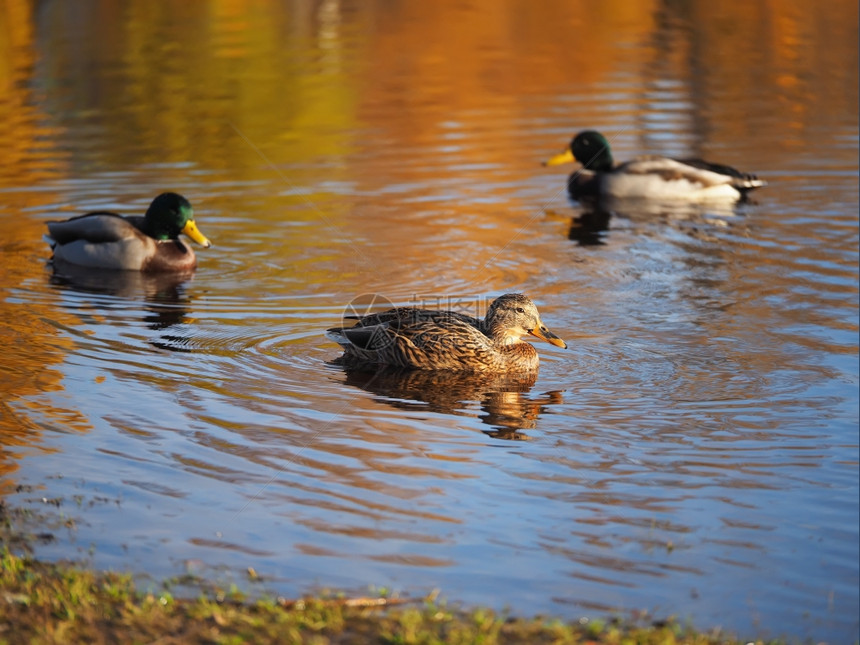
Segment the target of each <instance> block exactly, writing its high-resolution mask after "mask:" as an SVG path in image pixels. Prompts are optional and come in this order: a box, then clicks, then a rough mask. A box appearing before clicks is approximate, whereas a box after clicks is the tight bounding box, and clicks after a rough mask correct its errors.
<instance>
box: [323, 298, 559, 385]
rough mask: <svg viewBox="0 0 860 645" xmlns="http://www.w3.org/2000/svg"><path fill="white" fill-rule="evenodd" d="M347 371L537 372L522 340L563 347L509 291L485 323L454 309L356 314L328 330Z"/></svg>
mask: <svg viewBox="0 0 860 645" xmlns="http://www.w3.org/2000/svg"><path fill="white" fill-rule="evenodd" d="M327 335H328V337H329V338H331V339H332V340H334V341H335V342H337V343H339V344H340V345H341V346H343V348H344V355H343V360H344V363H345V364H347V365H349V366H351V367H358V366H363V367H373V366H380V365H390V366H396V367H407V368H412V369H425V370H468V371H474V372H494V373H505V372H524V371H529V370H536V369H537V367H538V362H539V360H538V354H537V351H536V350H535V348H534V347H532V345H531V344H530V343H526V342H523V340H522V337H523V336H527V335H531V336H534V337H536V338H539V339H541V340H545V341H547V342H549V343H552V344H553V345H555V346H556V347H562V348H566V347H567V345H566V344H565V342H564V341H563V340H561V339H560V338H559V337H558V336H556V335H555V334H553V333H552V332H551V331H549V330H548V329H547V328H546V326H544V324H543V322H541V319H540V314H539V313H538V310H537V307H536V306H535V304H534V303H533V302H532V301H531V300H530V299H529V298H527V297H526V296H524V295H521V294H518V293H509V294H505V295H503V296H499V297H498V298H496V299H495V300H494V301H493V302H492V303H491V304H490V306H489V308H488V309H487V315H486V316H485V318H484V320H479V319H478V318H473V317H472V316H467V315H465V314H461V313H457V312H454V311H434V310H430V309H416V308H413V307H397V308H395V309H390V310H388V311H385V312H382V313H378V314H370V315H366V316H359V317H358V322H356V324H355V326H353V327H337V328H333V329H329V330H328V333H327Z"/></svg>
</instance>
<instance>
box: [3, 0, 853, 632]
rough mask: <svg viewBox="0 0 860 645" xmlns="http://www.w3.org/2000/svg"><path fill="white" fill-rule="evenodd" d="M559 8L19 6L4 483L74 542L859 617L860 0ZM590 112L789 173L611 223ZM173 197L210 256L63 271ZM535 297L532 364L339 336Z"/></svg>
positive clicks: (313, 571)
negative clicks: (573, 184)
mask: <svg viewBox="0 0 860 645" xmlns="http://www.w3.org/2000/svg"><path fill="white" fill-rule="evenodd" d="M537 5H538V6H532V5H522V6H520V5H517V4H516V3H513V4H509V5H504V6H503V7H501V8H498V7H497V5H496V4H495V3H491V2H489V0H487V1H486V2H475V3H466V4H463V3H455V2H450V3H449V2H438V3H405V2H404V3H399V2H395V3H384V4H383V3H379V4H377V3H354V4H353V3H350V2H345V3H339V2H331V1H325V2H320V3H304V2H298V1H297V2H293V3H287V4H286V5H284V6H281V5H277V6H271V7H270V6H268V5H266V4H265V3H263V4H262V5H259V6H255V7H253V8H249V7H245V6H244V4H242V3H231V2H225V3H218V2H213V3H195V4H193V5H191V6H190V7H189V8H185V9H182V10H181V11H180V10H177V9H176V5H173V4H170V5H168V4H167V3H165V5H164V6H163V7H161V9H159V10H156V11H152V10H151V7H152V6H153V4H152V3H143V2H140V3H130V4H127V5H123V6H122V7H117V8H115V9H116V10H115V11H114V10H109V9H107V8H106V7H110V6H112V5H111V4H110V3H107V5H105V4H104V3H98V4H94V5H93V7H88V6H87V3H75V4H74V5H67V4H63V3H47V4H39V5H38V9H37V8H33V7H31V6H30V5H29V3H27V2H20V3H11V4H10V5H9V7H10V8H9V9H8V10H7V14H6V15H5V16H4V17H3V18H0V21H2V22H0V26H2V29H3V31H2V33H5V35H6V39H7V43H6V50H5V54H4V56H5V61H4V63H3V64H4V69H3V71H4V74H3V76H2V80H3V82H4V84H5V90H6V97H5V99H3V100H2V101H3V102H2V103H0V114H2V117H3V118H0V123H5V124H6V125H5V126H2V125H0V141H2V145H0V149H5V152H4V153H2V154H4V155H5V156H6V160H5V161H6V163H5V164H4V168H3V169H2V170H0V192H2V200H0V221H2V223H3V230H4V239H3V240H2V243H0V246H2V251H3V252H2V255H0V275H2V277H3V280H2V284H3V286H2V287H0V296H1V297H0V311H2V314H3V325H2V327H0V331H2V334H3V338H4V341H5V342H4V356H5V358H4V362H3V363H4V364H3V367H2V370H0V379H2V380H0V387H2V392H3V397H2V398H3V404H2V407H0V409H2V425H0V432H2V437H3V446H2V447H3V451H2V453H0V476H2V480H0V490H2V491H3V494H4V499H5V500H6V501H8V502H9V503H11V504H13V505H23V506H26V505H33V506H38V507H40V508H41V507H44V508H47V509H51V512H54V513H58V514H60V515H61V516H63V517H68V516H71V517H73V518H75V520H76V521H75V524H74V526H73V527H72V528H69V529H67V530H62V531H58V532H57V533H56V539H55V540H54V541H53V542H50V543H47V544H42V545H39V546H38V547H37V553H38V554H39V555H41V556H42V557H47V558H51V557H86V558H89V559H90V560H91V561H92V562H93V563H94V564H95V566H98V567H110V568H119V569H131V570H134V571H137V572H145V573H147V574H149V575H151V576H153V578H154V579H156V580H157V579H159V578H160V577H166V576H172V575H176V574H177V573H182V572H184V571H186V570H191V571H193V572H198V571H202V572H205V573H208V574H212V575H226V576H228V577H232V578H234V579H241V578H242V576H243V572H244V571H245V569H246V568H247V567H253V568H254V570H255V571H257V572H258V573H259V574H260V575H261V576H262V577H263V583H264V586H265V587H266V588H267V589H272V590H275V591H276V592H277V593H280V594H284V595H295V594H299V593H303V592H306V591H309V590H312V589H314V588H316V587H339V588H345V589H348V590H363V589H366V586H367V585H369V584H370V585H380V586H386V587H390V588H393V589H395V590H397V591H400V592H404V593H412V594H422V593H426V592H428V591H429V590H431V589H433V588H437V587H438V588H440V589H441V590H442V593H443V595H445V596H446V597H448V598H450V599H452V600H457V601H463V602H466V603H475V604H482V605H491V606H495V607H500V608H501V607H510V608H512V609H513V610H514V611H516V612H518V613H520V612H543V613H550V614H554V615H559V616H563V617H566V618H578V617H579V616H583V615H599V616H603V615H606V614H609V613H614V612H620V613H621V614H624V615H627V614H628V613H629V612H632V611H635V610H647V611H651V612H653V613H654V614H656V615H658V616H664V615H667V614H673V615H677V616H680V617H682V618H689V619H691V620H692V621H693V622H694V623H695V624H697V625H699V626H701V627H704V628H710V627H714V626H723V627H725V628H728V629H732V630H740V631H742V632H743V633H746V634H749V633H756V634H761V635H765V636H767V635H771V636H778V635H792V636H797V637H803V638H806V637H809V638H816V639H819V640H828V641H830V642H847V641H853V640H856V639H857V630H858V610H857V606H858V588H857V587H858V471H857V464H858V432H857V427H858V357H857V352H858V341H857V333H858V311H857V310H858V267H857V262H858V251H857V244H858V163H857V150H858V123H857V108H858V105H857V76H858V75H857V34H856V29H854V27H853V26H852V25H855V26H856V19H855V20H853V22H852V21H850V20H846V19H845V15H846V13H851V12H853V16H854V18H856V11H857V9H856V6H854V5H851V4H849V3H837V4H836V5H833V6H830V7H828V8H827V9H826V10H823V13H822V14H821V15H818V16H817V17H816V19H815V20H814V21H808V20H807V19H806V10H805V9H804V7H803V6H802V5H800V4H799V2H797V3H791V2H789V3H784V4H781V5H780V6H779V7H776V8H775V7H772V6H770V5H767V6H764V5H762V6H758V5H756V4H748V3H729V5H728V6H726V7H721V8H717V9H714V8H711V7H708V11H711V12H714V13H715V14H716V15H713V16H705V15H703V12H705V9H704V8H703V7H704V5H702V7H699V4H698V3H692V4H690V5H685V7H684V9H683V10H679V11H680V13H679V12H677V11H674V10H673V11H669V10H668V9H667V8H666V7H664V6H662V5H659V4H655V5H653V6H650V5H648V4H647V3H646V4H641V5H636V7H635V8H631V7H628V6H626V5H623V4H618V5H616V4H614V3H609V4H606V5H605V7H606V11H605V12H596V13H595V11H594V7H593V6H592V5H585V4H582V5H580V4H579V3H569V2H545V3H537ZM155 6H159V7H160V5H155ZM168 7H170V9H168ZM488 16H492V19H489V18H488ZM96 33H97V34H99V35H100V36H105V38H96V37H95V36H94V34H96ZM574 35H577V36H579V38H574V37H573V36H574ZM765 36H766V37H765ZM706 54H707V55H706ZM846 61H847V64H846ZM586 127H588V128H597V129H600V130H602V131H604V132H606V133H607V134H610V135H611V136H612V142H613V149H614V151H615V153H616V157H617V158H619V159H624V158H628V157H630V156H633V155H635V154H639V153H642V152H652V153H667V154H679V155H681V154H683V155H692V154H695V155H702V156H705V157H709V158H714V159H717V160H720V161H724V162H725V163H729V164H733V165H737V166H738V167H740V168H742V169H743V170H746V171H750V172H756V173H758V174H759V175H761V176H762V177H764V178H765V179H766V180H767V181H768V182H769V184H770V185H769V186H768V187H767V188H764V189H762V190H761V191H758V193H757V194H756V200H755V201H756V203H754V204H750V205H744V206H742V207H740V208H739V209H737V210H734V211H728V212H726V211H716V210H714V209H704V210H702V209H694V210H690V209H649V208H644V207H643V206H641V205H634V206H630V205H628V206H626V207H623V206H622V207H619V208H618V209H616V211H614V212H611V213H593V212H584V211H583V209H582V208H581V207H580V206H579V205H577V204H572V203H569V202H568V201H567V199H566V197H565V195H564V193H563V188H564V183H565V182H564V176H565V171H564V170H556V169H545V168H542V167H541V166H540V162H541V161H542V160H543V159H545V158H546V157H548V156H549V155H551V154H553V153H555V152H557V151H558V150H559V149H560V148H561V147H562V146H563V145H565V144H566V143H567V141H568V140H569V138H570V136H571V135H572V134H573V133H574V132H575V131H576V130H577V129H582V128H586ZM166 189H172V190H178V191H180V192H182V193H183V194H185V195H186V196H187V197H188V198H189V199H190V200H191V201H192V203H193V204H194V206H195V212H196V214H197V220H198V224H199V225H200V227H201V229H202V230H203V232H204V233H205V234H206V235H207V236H209V237H210V238H211V239H212V240H213V242H214V244H215V245H214V246H213V247H212V248H211V249H206V250H200V251H199V253H198V257H199V268H198V271H197V273H196V274H195V275H194V277H193V279H191V280H184V281H183V280H175V279H171V278H164V277H161V278H151V277H145V276H140V275H108V274H105V273H99V272H96V273H92V272H86V271H68V270H67V271H63V272H60V273H56V274H55V273H54V272H53V271H52V269H51V267H50V265H48V264H47V263H46V261H47V258H48V256H49V252H48V250H47V246H46V245H45V244H44V243H43V242H42V240H41V235H42V234H43V232H44V223H45V221H46V220H49V219H52V218H57V217H66V216H69V215H71V214H74V213H78V212H81V211H85V210H95V209H102V208H111V209H115V210H118V211H119V212H122V213H127V214H129V213H140V212H142V211H143V210H145V208H146V206H147V204H148V203H149V201H150V200H151V199H152V197H153V196H154V195H155V194H157V193H158V192H160V191H162V190H166ZM508 291H522V292H525V293H528V294H529V295H531V296H532V297H533V298H534V299H535V301H536V302H537V303H538V305H539V307H540V309H541V313H542V316H543V318H544V321H545V322H546V323H547V324H548V325H549V327H550V329H552V330H553V331H554V332H556V333H557V334H558V335H560V336H561V337H563V338H565V339H566V340H567V341H568V344H569V345H570V349H568V350H567V351H564V350H560V349H557V348H554V347H551V346H549V345H547V344H540V345H538V350H539V352H540V354H541V361H542V362H541V370H540V374H539V376H538V378H537V380H536V381H535V382H528V381H526V382H522V381H516V380H515V381H513V382H512V381H510V380H494V379H489V380H487V379H474V378H453V377H451V378H439V377H438V376H437V375H424V374H408V373H407V374H404V373H380V374H361V373H346V372H344V371H343V370H342V369H341V368H340V367H338V366H337V365H333V364H332V362H333V361H334V359H336V357H337V356H338V354H339V352H338V348H337V346H335V345H334V344H333V343H331V342H330V341H328V340H327V339H326V338H325V337H324V336H323V334H322V332H323V331H324V330H325V328H327V327H331V326H334V325H337V324H338V323H339V321H340V319H341V316H342V315H343V314H344V312H345V311H347V310H348V305H349V303H350V302H352V301H353V300H354V299H356V298H359V302H360V303H361V304H362V306H363V303H365V302H366V301H367V299H368V298H369V297H370V295H372V294H376V295H377V296H378V297H379V298H381V299H385V300H386V301H390V302H393V303H394V304H398V305H399V304H404V305H405V304H414V303H422V304H429V305H434V306H436V305H439V306H445V307H452V308H456V309H459V310H462V311H467V312H469V313H474V314H482V313H483V311H484V308H485V307H486V304H487V302H488V301H489V300H491V299H492V298H493V297H494V296H496V295H498V294H500V293H504V292H508ZM362 296H363V297H362ZM43 498H44V499H45V500H48V501H55V502H56V503H58V504H59V505H60V506H59V509H55V508H54V507H53V506H51V505H50V504H44V503H43V502H42V500H43Z"/></svg>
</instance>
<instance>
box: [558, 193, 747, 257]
mask: <svg viewBox="0 0 860 645" xmlns="http://www.w3.org/2000/svg"><path fill="white" fill-rule="evenodd" d="M579 205H580V207H581V213H580V214H579V215H574V216H573V217H571V218H570V226H569V228H568V231H567V237H568V239H569V240H571V241H573V242H576V243H578V244H579V245H580V246H603V245H606V244H607V240H608V238H609V233H610V229H611V228H613V227H612V226H611V225H612V223H613V222H615V224H616V225H615V227H614V228H618V222H619V221H620V222H623V224H621V228H625V227H627V228H629V227H630V226H634V227H639V226H647V225H653V224H660V225H663V226H671V227H673V228H676V229H679V230H683V231H684V232H686V233H689V234H692V235H693V236H695V237H702V236H704V237H707V232H708V231H713V230H717V229H721V228H725V227H728V226H734V225H736V224H737V223H738V222H742V221H743V215H742V213H741V212H739V211H738V210H737V207H736V206H734V205H720V204H709V205H702V204H684V203H662V204H661V203H658V202H654V201H648V200H642V199H616V198H613V197H602V198H594V199H582V200H580V201H579ZM547 214H548V215H550V216H552V217H556V218H560V214H559V213H558V212H555V211H548V213H547Z"/></svg>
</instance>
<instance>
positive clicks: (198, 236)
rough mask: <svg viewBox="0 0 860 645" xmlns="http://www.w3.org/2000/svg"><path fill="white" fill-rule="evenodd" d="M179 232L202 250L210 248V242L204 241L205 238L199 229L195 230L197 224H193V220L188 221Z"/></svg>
mask: <svg viewBox="0 0 860 645" xmlns="http://www.w3.org/2000/svg"><path fill="white" fill-rule="evenodd" d="M179 232H180V233H182V234H183V235H187V236H188V237H190V238H191V239H192V240H194V241H195V242H197V243H198V244H199V245H200V246H202V247H203V248H204V249H208V248H209V247H210V246H212V242H210V241H209V240H208V239H206V236H205V235H203V233H201V232H200V229H198V228H197V224H195V223H194V220H193V219H190V220H188V221H187V222H186V223H185V226H183V227H182V230H181V231H179Z"/></svg>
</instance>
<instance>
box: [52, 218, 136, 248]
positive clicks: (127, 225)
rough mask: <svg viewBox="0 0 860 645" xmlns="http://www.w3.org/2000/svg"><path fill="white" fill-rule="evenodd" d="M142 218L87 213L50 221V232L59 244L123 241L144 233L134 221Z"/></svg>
mask: <svg viewBox="0 0 860 645" xmlns="http://www.w3.org/2000/svg"><path fill="white" fill-rule="evenodd" d="M142 219H143V218H133V219H126V218H125V217H122V216H120V215H117V214H116V213H108V212H97V213H87V214H86V215H79V216H78V217H72V218H71V219H67V220H63V221H53V222H48V232H49V233H50V235H51V238H52V239H53V240H54V241H55V242H56V243H57V244H59V245H63V244H70V243H72V242H77V241H84V242H89V243H91V244H105V243H110V242H121V241H123V240H128V239H130V238H140V237H141V236H143V235H144V233H143V232H142V231H141V230H140V228H138V226H136V225H135V224H136V222H135V221H134V220H142Z"/></svg>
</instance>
